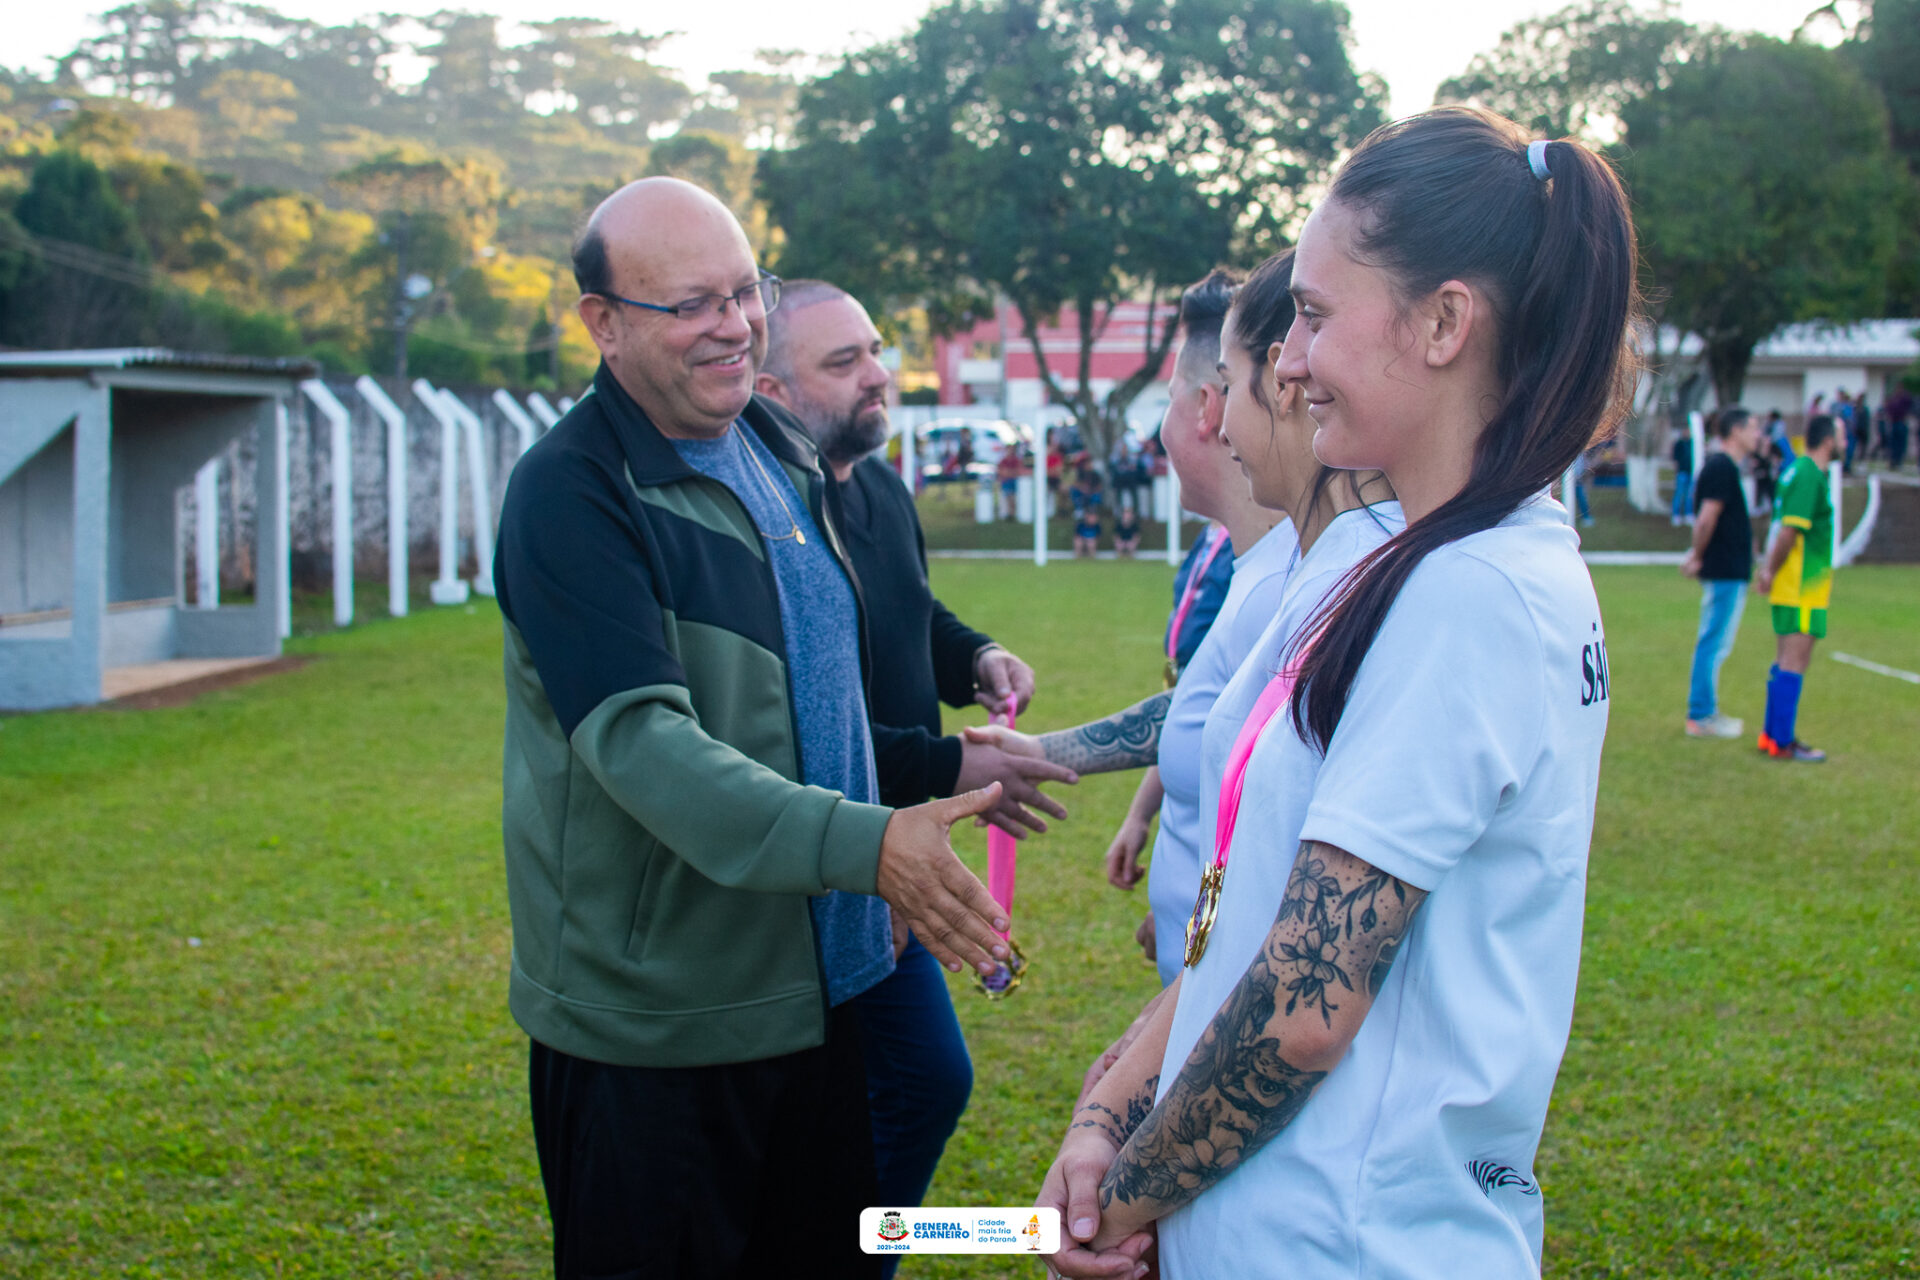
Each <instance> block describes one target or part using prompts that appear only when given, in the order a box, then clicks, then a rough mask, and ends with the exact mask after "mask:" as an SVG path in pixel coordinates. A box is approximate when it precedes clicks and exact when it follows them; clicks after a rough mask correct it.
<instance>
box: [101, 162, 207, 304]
mask: <svg viewBox="0 0 1920 1280" xmlns="http://www.w3.org/2000/svg"><path fill="white" fill-rule="evenodd" d="M109 176H110V179H111V181H112V183H113V189H114V192H115V194H117V195H118V196H119V197H120V199H121V201H122V202H123V203H124V204H125V206H126V207H127V209H128V210H129V212H131V213H132V215H133V222H134V226H135V228H136V229H137V232H138V238H139V240H140V241H141V242H142V243H143V244H145V245H147V246H149V252H150V254H151V255H152V257H153V259H154V261H155V264H156V265H158V266H160V267H162V268H164V269H166V270H168V271H171V272H176V273H204V272H206V271H209V270H211V269H214V268H217V267H219V266H220V265H221V264H222V263H224V262H225V261H226V258H227V248H226V246H225V245H224V244H223V243H222V242H221V241H220V239H219V238H218V236H217V234H216V230H217V220H218V217H219V211H218V210H216V209H215V208H214V207H213V205H211V204H209V203H208V201H207V184H206V179H205V178H203V177H202V176H201V174H200V173H199V171H198V170H196V169H190V168H188V167H187V166H186V165H182V164H175V163H174V162H173V161H171V160H167V159H165V158H163V157H159V156H150V155H145V156H134V155H130V156H125V157H123V158H121V159H120V160H118V161H116V162H115V163H114V165H113V167H112V169H111V170H110V171H109ZM199 283H203V284H204V283H206V280H205V278H204V276H203V277H202V279H201V280H200V281H199Z"/></svg>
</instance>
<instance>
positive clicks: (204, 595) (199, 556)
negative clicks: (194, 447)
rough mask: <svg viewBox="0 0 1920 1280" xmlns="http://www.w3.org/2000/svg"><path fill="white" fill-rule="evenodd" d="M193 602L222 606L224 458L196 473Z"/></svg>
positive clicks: (214, 461) (208, 464) (205, 605)
mask: <svg viewBox="0 0 1920 1280" xmlns="http://www.w3.org/2000/svg"><path fill="white" fill-rule="evenodd" d="M193 571H194V584H193V587H194V591H193V603H194V605H195V606H196V607H198V608H201V609H218V608H219V607H220V459H219V458H218V457H213V458H209V459H207V461H206V462H205V463H204V464H203V465H202V466H201V468H200V469H199V470H198V471H196V472H194V474H193Z"/></svg>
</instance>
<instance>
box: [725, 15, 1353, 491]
mask: <svg viewBox="0 0 1920 1280" xmlns="http://www.w3.org/2000/svg"><path fill="white" fill-rule="evenodd" d="M1346 21H1347V13H1346V10H1345V8H1344V7H1342V6H1340V5H1337V4H1333V3H1328V2H1327V0H1271V2H1269V3H1263V4H1261V5H1258V6H1252V7H1249V6H1247V5H1245V4H1242V3H1239V2H1238V0H979V2H968V0H955V2H952V3H948V4H945V5H943V6H942V7H940V8H937V9H935V10H934V11H933V12H931V13H929V14H928V15H927V17H926V18H925V19H924V20H923V21H922V22H921V23H920V25H919V27H918V28H917V29H916V30H914V31H913V32H911V33H910V34H908V35H906V36H904V37H902V38H900V39H898V40H894V41H891V42H888V43H885V44H881V45H878V46H876V47H874V48H872V49H868V50H866V51H865V52H862V53H857V54H853V55H851V56H849V57H848V58H847V59H846V61H845V63H844V64H843V65H842V66H841V67H840V68H839V69H838V70H836V71H834V72H833V73H832V74H830V75H828V76H826V77H824V78H822V79H820V80H817V81H815V82H813V83H811V84H809V85H807V86H806V87H805V88H803V89H802V91H801V95H800V102H799V112H798V117H797V121H796V124H795V127H794V138H795V145H794V147H793V148H792V149H791V150H789V151H784V152H773V153H769V154H768V155H767V156H766V157H765V158H764V159H763V160H762V162H761V167H760V172H759V182H760V189H761V193H762V195H763V198H764V199H765V200H766V202H767V204H768V206H769V209H770V211H771V214H772V216H773V218H774V220H775V222H776V223H777V224H778V225H779V227H780V228H781V230H782V231H783V232H784V234H785V236H786V245H785V248H784V250H783V251H782V252H781V255H780V258H779V265H780V268H781V270H782V271H784V272H786V273H787V274H791V275H821V276H825V277H828V278H830V279H833V280H835V281H836V282H837V283H839V284H841V285H842V286H844V287H846V288H848V289H850V290H852V291H853V292H855V293H857V294H860V295H861V296H863V297H864V298H866V299H867V300H868V301H869V302H870V303H873V304H876V305H887V306H897V305H900V304H907V303H914V302H920V301H924V303H925V304H926V305H927V307H928V311H929V314H930V316H931V317H932V320H933V323H935V324H936V325H937V326H939V327H941V328H945V329H951V328H953V327H956V326H957V325H958V324H960V323H961V322H963V321H964V320H965V319H966V318H967V317H969V316H971V315H976V314H983V313H984V312H985V311H986V309H987V308H988V307H990V306H991V305H992V302H993V299H994V296H995V294H996V293H997V294H1000V295H1004V296H1005V297H1006V298H1007V299H1009V300H1010V301H1011V302H1012V304H1013V305H1014V307H1015V308H1016V309H1017V311H1018V313H1019V316H1020V321H1021V326H1022V329H1023V331H1024V333H1025V336H1026V339H1027V341H1028V343H1029V344H1030V345H1031V346H1032V347H1033V348H1034V349H1035V351H1036V353H1038V350H1039V330H1040V327H1041V326H1042V325H1044V324H1047V323H1049V322H1050V321H1051V320H1052V319H1053V318H1054V317H1055V316H1056V315H1057V314H1059V313H1060V312H1061V311H1063V310H1065V311H1068V312H1070V313H1071V314H1072V315H1073V316H1074V317H1076V318H1077V320H1078V321H1079V326H1080V334H1081V349H1080V360H1079V376H1078V378H1077V379H1076V380H1075V383H1074V385H1073V387H1072V389H1071V390H1069V389H1068V388H1067V387H1066V386H1064V385H1062V384H1061V383H1060V381H1059V380H1058V379H1056V378H1054V377H1053V375H1052V373H1051V372H1047V373H1046V375H1045V376H1046V380H1047V384H1048V388H1049V391H1050V392H1051V394H1052V395H1053V396H1054V398H1055V399H1056V400H1057V401H1059V402H1061V403H1065V404H1067V405H1070V406H1071V408H1072V411H1073V413H1074V416H1075V419H1076V421H1077V422H1078V424H1079V425H1080V428H1081V430H1082V432H1083V433H1084V435H1085V437H1086V438H1087V440H1088V442H1089V443H1090V444H1091V445H1092V446H1093V447H1094V450H1095V456H1096V457H1098V458H1101V459H1104V458H1105V457H1106V455H1107V451H1108V448H1109V447H1110V446H1111V443H1112V441H1113V439H1114V438H1115V435H1116V434H1117V432H1118V430H1119V427H1120V424H1121V423H1122V421H1123V419H1124V414H1125V410H1126V407H1127V406H1128V404H1130V403H1131V402H1132V400H1133V398H1134V397H1135V396H1136V395H1138V394H1139V392H1140V390H1141V389H1143V388H1144V387H1145V386H1146V385H1147V383H1148V382H1149V381H1150V380H1151V379H1152V378H1153V377H1154V376H1155V375H1156V374H1157V372H1158V369H1159V366H1160V364H1161V361H1162V360H1163V359H1164V357H1165V354H1166V352H1167V350H1168V349H1169V347H1170V346H1171V343H1172V340H1173V336H1174V333H1173V318H1174V309H1173V308H1172V307H1171V305H1170V303H1171V300H1172V298H1173V297H1174V295H1175V294H1176V293H1177V291H1178V290H1179V289H1180V288H1181V287H1182V286H1184V285H1185V284H1187V283H1188V282H1190V281H1191V280H1193V279H1195V278H1197V277H1198V276H1200V275H1202V274H1204V273H1205V272H1206V270H1207V269H1208V268H1209V267H1211V266H1212V265H1214V264H1215V263H1217V262H1219V261H1221V260H1222V259H1223V258H1225V257H1226V256H1227V255H1228V254H1229V252H1230V251H1232V250H1233V249H1234V248H1235V247H1236V246H1238V247H1240V248H1242V249H1243V250H1244V251H1245V252H1248V253H1264V252H1267V251H1270V250H1271V249H1273V248H1275V247H1277V246H1278V245H1279V244H1280V243H1281V238H1282V235H1283V234H1284V232H1285V230H1286V229H1287V228H1288V227H1289V226H1290V225H1291V223H1292V220H1293V219H1294V217H1295V216H1296V214H1297V213H1298V212H1300V210H1301V209H1302V207H1303V205H1304V202H1305V201H1306V199H1307V194H1308V192H1309V191H1310V190H1312V189H1313V188H1314V186H1315V185H1316V184H1317V183H1318V182H1319V181H1320V180H1322V179H1323V178H1324V177H1325V175H1326V173H1327V171H1328V169H1329V167H1330V166H1331V164H1332V162H1333V160H1334V158H1335V157H1336V156H1337V155H1339V154H1340V153H1341V152H1342V151H1343V150H1345V149H1346V148H1347V147H1349V146H1351V145H1352V144H1353V143H1354V142H1356V141H1357V140H1358V139H1359V138H1360V136H1361V135H1362V134H1364V133H1365V132H1366V131H1367V130H1368V129H1369V128H1371V127H1372V126H1373V124H1374V123H1375V122H1376V121H1377V120H1378V118H1379V107H1378V103H1379V100H1380V96H1381V95H1380V90H1379V87H1378V86H1377V85H1375V84H1372V83H1369V82H1367V81H1365V80H1363V79H1362V78H1361V77H1359V76H1358V75H1357V74H1356V73H1355V72H1354V69H1353V67H1352V65H1351V63H1350V61H1349V60H1348V56H1347V30H1346ZM1140 296H1144V297H1147V298H1148V299H1150V300H1151V301H1152V303H1153V304H1154V306H1155V313H1156V317H1157V319H1158V323H1157V324H1156V325H1155V326H1153V333H1152V334H1151V336H1150V339H1149V341H1148V343H1147V344H1146V346H1145V348H1144V349H1143V350H1142V353H1141V354H1142V357H1143V360H1144V365H1143V368H1142V370H1141V372H1140V374H1139V375H1138V376H1136V377H1134V378H1132V379H1129V380H1127V381H1126V382H1124V383H1122V384H1121V385H1120V386H1117V387H1115V388H1113V389H1112V390H1111V391H1110V392H1109V393H1108V394H1107V395H1106V396H1105V397H1104V398H1100V397H1097V396H1096V394H1095V391H1094V389H1093V386H1092V379H1091V372H1090V371H1091V360H1092V351H1093V344H1094V342H1095V341H1096V340H1097V338H1098V336H1099V333H1100V331H1101V329H1102V327H1103V326H1104V324H1105V322H1106V319H1107V317H1108V316H1110V315H1111V313H1112V308H1113V305H1114V304H1115V303H1117V302H1119V301H1122V300H1125V299H1128V298H1133V297H1140ZM1041 367H1042V369H1043V370H1045V369H1046V368H1047V365H1046V362H1045V360H1044V359H1043V360H1042V361H1041Z"/></svg>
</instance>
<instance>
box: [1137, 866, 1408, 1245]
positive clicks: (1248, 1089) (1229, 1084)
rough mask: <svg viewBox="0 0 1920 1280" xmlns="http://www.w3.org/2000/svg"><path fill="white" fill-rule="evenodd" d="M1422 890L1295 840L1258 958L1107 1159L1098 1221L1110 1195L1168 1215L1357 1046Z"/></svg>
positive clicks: (1142, 1213)
mask: <svg viewBox="0 0 1920 1280" xmlns="http://www.w3.org/2000/svg"><path fill="white" fill-rule="evenodd" d="M1425 898H1426V894H1425V892H1423V891H1422V890H1419V889H1416V888H1414V887H1412V886H1411V885H1408V884H1405V883H1403V882H1402V881H1400V880H1397V879H1395V878H1394V877H1392V876H1390V875H1387V874H1386V873H1385V872H1382V871H1379V870H1376V869H1375V868H1374V867H1372V866H1369V865H1368V864H1367V863H1365V862H1362V861H1361V860H1360V859H1358V858H1356V857H1354V856H1352V855H1351V854H1348V853H1345V852H1343V851H1341V850H1339V849H1335V848H1332V847H1330V846H1328V845H1323V844H1311V843H1309V844H1303V845H1301V846H1300V852H1299V853H1298V854H1297V855H1296V857H1295V859H1294V864H1293V874H1292V876H1291V878H1290V879H1289V880H1288V883H1287V891H1286V895H1285V896H1284V897H1283V898H1282V899H1281V902H1280V910H1279V913H1278V914H1277V915H1276V916H1275V917H1274V922H1273V928H1272V929H1271V930H1269V931H1268V933H1267V940H1266V943H1265V945H1263V946H1262V947H1261V950H1260V955H1259V957H1258V958H1257V959H1255V960H1254V962H1253V963H1252V964H1251V965H1250V966H1249V967H1248V969H1247V972H1246V974H1245V975H1244V976H1242V977H1241V979H1240V981H1239V983H1238V985H1236V986H1235V987H1234V989H1233V992H1232V994H1231V995H1229V996H1228V997H1227V1000H1226V1003H1224V1004H1223V1005H1221V1006H1220V1012H1219V1013H1218V1014H1216V1015H1215V1016H1214V1019H1213V1022H1212V1024H1211V1025H1210V1026H1209V1027H1208V1028H1207V1030H1206V1031H1205V1033H1204V1034H1202V1035H1201V1037H1200V1041H1199V1043H1198V1044H1196V1045H1195V1046H1194V1048H1193V1052H1192V1053H1191V1054H1189V1055H1188V1056H1187V1061H1186V1064H1185V1065H1184V1066H1182V1067H1181V1068H1180V1074H1179V1076H1178V1077H1176V1078H1175V1080H1174V1082H1173V1086H1172V1087H1171V1088H1170V1089H1168V1090H1167V1096H1166V1098H1165V1099H1164V1100H1163V1101H1162V1102H1161V1104H1160V1105H1159V1106H1158V1107H1154V1108H1153V1109H1152V1111H1151V1113H1150V1114H1148V1115H1147V1116H1146V1117H1145V1118H1144V1119H1143V1120H1142V1121H1141V1122H1140V1123H1139V1124H1138V1125H1136V1126H1134V1127H1133V1128H1132V1129H1131V1130H1130V1133H1129V1137H1128V1139H1127V1142H1126V1145H1125V1146H1124V1147H1123V1148H1122V1149H1121V1152H1120V1154H1119V1156H1118V1157H1117V1158H1116V1159H1115V1160H1114V1162H1113V1167H1112V1168H1110V1169H1108V1170H1107V1176H1106V1177H1105V1179H1103V1180H1102V1182H1101V1184H1100V1210H1101V1214H1102V1216H1103V1218H1104V1216H1105V1214H1106V1213H1107V1211H1108V1210H1109V1209H1110V1208H1111V1207H1112V1206H1113V1205H1115V1204H1116V1203H1118V1204H1120V1205H1123V1206H1127V1217H1128V1218H1129V1220H1131V1221H1137V1222H1140V1223H1145V1222H1149V1221H1152V1220H1154V1219H1156V1218H1160V1217H1163V1216H1165V1215H1166V1214H1168V1213H1170V1212H1172V1211H1173V1210H1174V1209H1177V1208H1179V1207H1180V1206H1181V1205H1183V1204H1185V1203H1187V1202H1188V1201H1189V1200H1192V1199H1193V1198H1194V1197H1195V1196H1197V1195H1199V1194H1200V1193H1201V1192H1202V1191H1205V1190H1206V1189H1207V1188H1208V1187H1210V1186H1212V1185H1213V1184H1214V1183H1216V1182H1218V1181H1219V1180H1220V1179H1221V1178H1223V1177H1225V1176H1226V1175H1227V1174H1228V1173H1231V1172H1232V1171H1233V1170H1234V1169H1235V1168H1237V1167H1238V1166H1239V1165H1240V1163H1241V1162H1242V1161H1244V1160H1246V1159H1248V1158H1250V1157H1251V1156H1252V1155H1253V1154H1254V1152H1256V1151H1258V1150H1259V1149H1260V1148H1261V1147H1263V1146H1265V1145H1266V1144H1267V1143H1268V1142H1270V1141H1272V1140H1273V1138H1274V1137H1275V1135H1277V1134H1278V1133H1279V1132H1280V1131H1281V1130H1283V1129H1285V1128H1286V1127H1287V1125H1289V1124H1291V1123H1292V1122H1293V1118H1294V1117H1295V1116H1297V1115H1299V1114H1300V1110H1301V1108H1302V1107H1304V1106H1306V1104H1307V1099H1309V1098H1310V1097H1312V1096H1313V1092H1314V1090H1315V1089H1317V1088H1318V1087H1319V1085H1320V1082H1321V1081H1322V1080H1324V1079H1326V1077H1327V1072H1329V1071H1331V1070H1332V1069H1333V1067H1334V1065H1335V1064H1336V1063H1337V1062H1339V1060H1340V1058H1341V1056H1342V1055H1344V1054H1345V1052H1346V1046H1347V1045H1348V1044H1350V1043H1352V1040H1353V1037H1354V1035H1355V1033H1357V1032H1358V1031H1359V1029H1360V1023H1361V1020H1362V1019H1363V1018H1365V1017H1366V1013H1367V1010H1368V1008H1370V1007H1371V1006H1372V1003H1373V999H1374V997H1375V996H1376V995H1378V994H1379V992H1380V988H1381V984H1382V983H1384V982H1385V981H1386V976H1387V972H1388V970H1389V969H1390V968H1391V967H1392V965H1393V960H1394V957H1395V956H1396V955H1397V954H1398V953H1399V950H1400V942H1401V939H1403V938H1404V937H1405V936H1406V933H1407V928H1408V926H1409V925H1410V924H1411V923H1412V920H1413V914H1414V911H1415V910H1416V909H1417V908H1418V907H1419V905H1420V903H1421V902H1422V901H1423V900H1424V899H1425ZM1315 1024H1318V1025H1317V1026H1316V1025H1315ZM1329 1031H1331V1032H1332V1033H1333V1035H1332V1036H1331V1038H1330V1037H1329V1035H1328V1032H1329ZM1148 1096H1149V1098H1151V1096H1152V1095H1151V1093H1149V1095H1148Z"/></svg>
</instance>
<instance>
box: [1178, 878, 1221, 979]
mask: <svg viewBox="0 0 1920 1280" xmlns="http://www.w3.org/2000/svg"><path fill="white" fill-rule="evenodd" d="M1226 878H1227V869H1226V868H1225V867H1223V866H1221V865H1220V864H1219V863H1217V862H1216V863H1212V864H1211V865H1209V866H1208V867H1207V869H1206V870H1205V871H1202V872H1201V873H1200V894H1199V896H1198V897H1196V898H1195V899H1194V900H1193V915H1192V917H1191V918H1189V919H1188V921H1187V951H1186V956H1185V960H1186V967H1187V968H1189V969H1191V968H1193V966H1194V965H1196V964H1199V963H1200V957H1201V956H1203V955H1205V954H1206V953H1207V935H1208V934H1209V933H1212V932H1213V918H1214V917H1215V916H1216V915H1218V914H1220V886H1221V884H1222V883H1223V882H1224V881H1225V880H1226Z"/></svg>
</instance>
